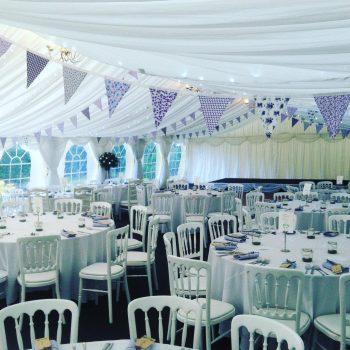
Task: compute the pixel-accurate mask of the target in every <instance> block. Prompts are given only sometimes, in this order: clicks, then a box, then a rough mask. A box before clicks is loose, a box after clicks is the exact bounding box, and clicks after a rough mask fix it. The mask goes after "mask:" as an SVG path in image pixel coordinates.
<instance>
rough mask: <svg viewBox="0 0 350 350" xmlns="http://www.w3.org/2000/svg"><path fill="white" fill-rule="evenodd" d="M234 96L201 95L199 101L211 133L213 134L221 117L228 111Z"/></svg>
mask: <svg viewBox="0 0 350 350" xmlns="http://www.w3.org/2000/svg"><path fill="white" fill-rule="evenodd" d="M233 100H234V99H233V98H226V97H209V96H199V102H200V105H201V110H202V113H203V117H204V120H205V122H206V124H207V128H208V132H209V134H212V133H213V131H214V130H215V128H216V126H217V125H218V124H219V121H220V118H221V117H222V115H223V114H224V112H225V111H226V108H227V106H228V105H229V104H230V103H231V102H232V101H233Z"/></svg>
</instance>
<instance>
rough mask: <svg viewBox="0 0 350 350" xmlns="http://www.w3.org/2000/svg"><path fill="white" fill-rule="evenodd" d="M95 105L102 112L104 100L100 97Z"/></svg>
mask: <svg viewBox="0 0 350 350" xmlns="http://www.w3.org/2000/svg"><path fill="white" fill-rule="evenodd" d="M94 105H95V106H96V107H97V108H98V109H99V110H100V111H102V109H103V107H102V98H101V97H99V98H98V99H97V100H96V101H95V102H94Z"/></svg>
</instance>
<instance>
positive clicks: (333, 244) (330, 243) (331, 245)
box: [328, 241, 338, 254]
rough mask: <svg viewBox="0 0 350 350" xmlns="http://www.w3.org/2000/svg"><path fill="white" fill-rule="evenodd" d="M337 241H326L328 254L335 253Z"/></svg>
mask: <svg viewBox="0 0 350 350" xmlns="http://www.w3.org/2000/svg"><path fill="white" fill-rule="evenodd" d="M337 252H338V243H337V242H335V241H328V254H337Z"/></svg>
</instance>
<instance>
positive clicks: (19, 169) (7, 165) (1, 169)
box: [0, 146, 31, 187]
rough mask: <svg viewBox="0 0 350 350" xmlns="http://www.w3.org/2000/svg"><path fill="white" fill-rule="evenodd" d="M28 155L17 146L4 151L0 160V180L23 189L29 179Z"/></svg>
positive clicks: (29, 164) (29, 163)
mask: <svg viewBox="0 0 350 350" xmlns="http://www.w3.org/2000/svg"><path fill="white" fill-rule="evenodd" d="M30 166H31V162H30V155H29V153H28V152H27V151H25V150H24V149H23V148H21V147H19V146H15V147H11V148H9V149H7V150H5V151H4V154H3V155H2V157H1V160H0V179H2V180H4V181H5V182H7V183H9V182H10V183H13V184H14V185H15V186H17V187H25V186H26V185H27V184H28V182H29V179H30Z"/></svg>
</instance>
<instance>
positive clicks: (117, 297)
mask: <svg viewBox="0 0 350 350" xmlns="http://www.w3.org/2000/svg"><path fill="white" fill-rule="evenodd" d="M116 289H117V291H116V300H117V302H118V301H119V296H120V281H119V280H117V286H116Z"/></svg>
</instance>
